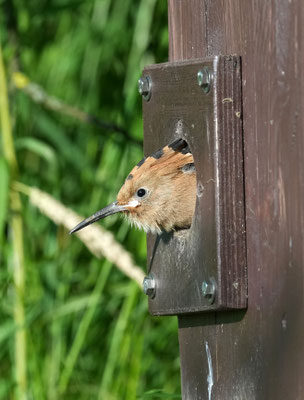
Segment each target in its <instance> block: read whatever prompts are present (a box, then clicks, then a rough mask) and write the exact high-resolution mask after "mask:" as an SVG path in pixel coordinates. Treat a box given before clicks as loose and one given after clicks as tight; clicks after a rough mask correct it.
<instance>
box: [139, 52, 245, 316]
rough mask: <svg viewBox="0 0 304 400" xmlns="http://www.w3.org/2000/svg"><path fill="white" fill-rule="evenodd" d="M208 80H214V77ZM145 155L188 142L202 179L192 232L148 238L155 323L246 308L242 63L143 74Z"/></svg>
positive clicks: (220, 61)
mask: <svg viewBox="0 0 304 400" xmlns="http://www.w3.org/2000/svg"><path fill="white" fill-rule="evenodd" d="M208 74H209V77H208ZM146 77H148V79H149V85H150V89H151V91H150V93H149V96H146V99H143V117H144V152H145V155H148V154H151V153H152V152H153V151H155V150H157V149H159V148H161V147H163V146H165V145H166V144H169V143H171V142H173V141H174V140H176V139H178V138H183V139H185V140H186V141H187V142H188V144H189V146H190V149H191V151H192V154H193V157H194V162H195V167H196V173H197V191H196V210H195V214H194V218H193V222H192V226H191V228H190V229H188V230H185V231H180V232H172V233H169V234H166V233H164V234H162V235H160V236H157V235H148V274H152V276H153V278H154V280H155V285H156V289H155V295H154V296H153V297H151V298H149V311H150V313H151V314H153V315H179V314H185V313H193V312H203V311H212V310H213V311H214V310H223V309H240V308H245V307H246V306H247V276H246V242H245V239H246V238H245V207H244V175H243V140H242V118H241V117H242V116H241V112H242V103H241V63H240V57H238V56H217V57H213V58H208V59H200V60H194V61H193V60H192V61H189V62H188V61H187V62H177V63H165V64H157V65H151V66H148V67H146V68H145V69H144V71H143V78H144V79H146Z"/></svg>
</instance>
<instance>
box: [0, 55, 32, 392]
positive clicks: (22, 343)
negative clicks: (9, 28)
mask: <svg viewBox="0 0 304 400" xmlns="http://www.w3.org/2000/svg"><path fill="white" fill-rule="evenodd" d="M0 87H1V90H0V119H1V134H2V148H3V152H4V156H5V159H6V161H7V163H8V165H9V168H10V173H11V177H13V178H16V176H17V170H18V168H17V159H16V154H15V148H14V141H13V134H12V129H11V119H10V113H9V103H8V95H7V86H6V75H5V69H4V63H3V57H2V49H1V47H0ZM10 206H11V219H10V223H11V238H12V243H13V279H14V288H15V301H14V321H15V325H16V331H15V375H16V398H17V399H22V400H23V399H26V398H27V394H26V391H27V378H26V369H27V367H26V332H25V316H24V314H25V313H24V291H25V263H24V245H23V224H22V217H21V210H22V206H21V201H20V195H19V193H17V192H15V191H11V193H10Z"/></svg>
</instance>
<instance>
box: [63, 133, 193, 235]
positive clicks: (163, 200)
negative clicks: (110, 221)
mask: <svg viewBox="0 0 304 400" xmlns="http://www.w3.org/2000/svg"><path fill="white" fill-rule="evenodd" d="M195 202H196V170H195V165H194V160H193V155H192V153H191V150H190V148H189V145H188V143H187V142H186V141H185V140H184V139H181V138H180V139H176V140H174V141H173V142H172V143H170V144H168V145H166V146H164V147H163V148H161V149H159V150H157V151H156V152H154V153H153V154H151V155H150V156H148V157H144V158H143V159H142V160H141V161H140V162H139V163H138V164H137V165H136V166H135V167H134V168H133V169H132V171H131V172H130V173H129V175H128V176H127V178H126V180H125V182H124V184H123V185H122V187H121V189H120V190H119V192H118V195H117V199H116V201H115V202H113V203H111V204H109V205H108V206H107V207H105V208H103V209H101V210H99V211H97V212H96V213H95V214H93V215H91V216H90V217H88V218H86V219H85V220H83V221H82V222H80V223H79V224H78V225H76V226H75V227H74V228H73V229H72V230H71V231H70V234H71V233H74V232H77V231H79V230H80V229H83V228H84V227H86V226H88V225H90V224H92V223H94V222H96V221H98V220H100V219H102V218H105V217H108V216H109V215H113V214H116V213H122V214H123V215H125V216H126V217H127V219H128V220H129V222H130V223H131V225H135V226H136V227H138V228H139V229H143V230H144V231H145V232H147V233H148V232H151V233H154V234H161V233H162V232H171V231H176V230H180V229H187V228H189V227H190V226H191V223H192V218H193V214H194V209H195Z"/></svg>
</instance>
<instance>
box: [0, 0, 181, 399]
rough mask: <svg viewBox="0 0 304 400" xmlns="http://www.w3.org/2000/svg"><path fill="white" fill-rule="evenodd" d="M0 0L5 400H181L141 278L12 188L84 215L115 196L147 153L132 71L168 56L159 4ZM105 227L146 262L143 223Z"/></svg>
mask: <svg viewBox="0 0 304 400" xmlns="http://www.w3.org/2000/svg"><path fill="white" fill-rule="evenodd" d="M0 7H1V13H0V22H1V25H0V26H1V28H0V35H1V47H2V52H1V53H0V56H1V57H0V70H1V71H0V86H1V91H0V92H1V93H0V118H1V132H0V135H1V141H0V146H1V147H0V245H1V253H0V291H1V304H0V344H1V346H0V399H39V400H43V399H52V400H53V399H75V398H77V399H107V400H111V399H119V400H121V399H130V400H132V399H136V398H138V399H145V398H150V399H158V398H166V399H169V398H180V395H179V393H180V377H179V358H178V357H179V356H178V341H177V322H176V319H175V318H173V317H172V318H171V317H170V318H169V317H166V318H154V317H151V316H149V314H148V311H147V299H146V298H145V296H144V295H143V294H142V293H141V290H140V289H139V287H138V284H137V283H136V282H134V281H133V280H130V279H129V278H127V277H126V276H125V275H123V274H122V272H121V271H119V270H118V269H117V268H116V267H115V265H114V264H111V262H110V261H109V260H107V259H97V258H96V257H94V256H93V255H92V254H91V253H90V252H89V251H88V249H87V248H86V247H85V246H84V244H83V243H82V242H81V241H80V240H79V239H78V238H77V237H76V236H72V237H71V236H69V235H68V232H67V230H66V229H65V228H64V227H63V226H56V225H55V224H54V223H53V222H52V221H50V220H49V219H48V218H47V216H46V215H43V214H41V212H40V211H39V210H38V209H37V208H36V207H34V206H33V204H31V203H30V201H29V199H28V197H27V196H25V195H24V194H22V193H19V192H18V191H16V190H15V189H14V182H15V181H16V180H17V181H19V182H21V183H23V184H25V185H27V187H37V188H39V189H40V190H42V191H44V192H47V193H49V194H51V195H52V196H53V197H55V198H56V199H58V200H59V201H60V202H61V203H63V204H64V205H65V206H68V207H70V208H71V209H73V210H74V211H76V212H79V213H80V214H82V215H85V216H88V215H91V214H92V213H93V212H95V211H96V210H98V209H100V208H102V207H103V206H105V205H107V204H108V203H110V202H112V201H114V199H115V196H116V193H117V191H118V189H119V187H120V186H121V184H122V183H123V181H124V179H125V177H126V175H127V174H128V172H129V171H130V170H131V168H132V167H133V165H134V164H135V163H137V162H138V160H140V159H141V158H142V116H141V99H140V98H139V95H138V93H137V79H138V77H139V76H140V74H141V69H142V67H143V66H144V65H146V64H150V63H155V62H163V61H166V60H167V52H168V48H167V46H168V32H167V4H166V2H164V1H160V0H159V1H156V0H133V1H131V0H115V1H114V0H86V1H85V0H31V1H26V0H0ZM2 60H3V62H2ZM20 72H21V74H20ZM22 79H23V80H22ZM28 85H31V86H28ZM36 85H38V86H36ZM5 86H6V87H5ZM30 88H32V89H33V88H34V92H33V93H34V95H33V93H32V95H31V93H30V92H29V90H27V89H30ZM35 88H36V89H35ZM35 90H36V91H35ZM35 93H36V97H35ZM39 93H40V95H41V94H44V95H45V96H46V99H45V98H43V96H42V98H41V96H40V98H39ZM46 100H47V101H46ZM49 101H51V104H53V105H54V104H55V105H56V104H57V106H58V107H57V108H56V106H55V107H53V108H52V106H50V104H49ZM52 101H53V103H52ZM56 101H57V103H56ZM67 110H70V111H71V110H72V111H75V114H73V112H72V113H69V112H65V111H67ZM19 186H20V185H19ZM16 187H17V186H15V188H16ZM102 225H103V227H104V228H105V229H107V230H109V231H112V232H113V234H114V235H115V238H116V239H117V240H118V241H119V242H120V243H121V244H122V245H123V246H124V248H125V249H126V250H128V251H129V252H131V253H132V255H133V258H134V261H135V263H136V264H137V265H141V266H142V267H143V268H145V263H146V243H145V235H144V234H143V233H142V232H139V231H136V230H134V229H131V228H130V227H129V226H128V224H127V223H126V221H124V220H123V219H121V218H119V216H112V217H110V218H108V219H105V220H104V221H102Z"/></svg>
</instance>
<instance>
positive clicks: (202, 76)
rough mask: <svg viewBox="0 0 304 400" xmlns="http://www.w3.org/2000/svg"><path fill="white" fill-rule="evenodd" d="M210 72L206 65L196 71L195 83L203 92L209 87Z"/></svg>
mask: <svg viewBox="0 0 304 400" xmlns="http://www.w3.org/2000/svg"><path fill="white" fill-rule="evenodd" d="M211 81H212V74H211V73H210V71H209V68H208V67H204V68H203V69H200V70H199V71H198V73H197V83H198V86H200V87H201V88H202V89H203V91H204V92H205V93H208V92H209V91H210V88H211Z"/></svg>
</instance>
